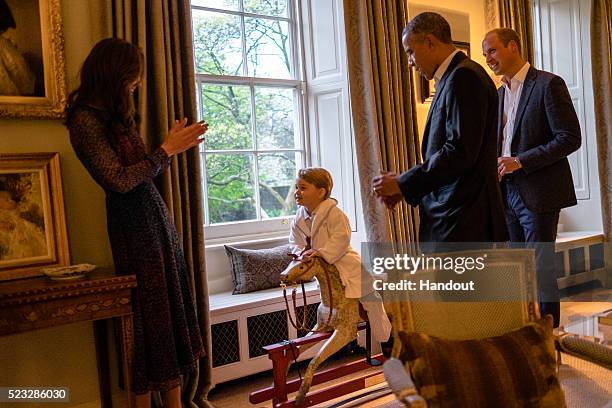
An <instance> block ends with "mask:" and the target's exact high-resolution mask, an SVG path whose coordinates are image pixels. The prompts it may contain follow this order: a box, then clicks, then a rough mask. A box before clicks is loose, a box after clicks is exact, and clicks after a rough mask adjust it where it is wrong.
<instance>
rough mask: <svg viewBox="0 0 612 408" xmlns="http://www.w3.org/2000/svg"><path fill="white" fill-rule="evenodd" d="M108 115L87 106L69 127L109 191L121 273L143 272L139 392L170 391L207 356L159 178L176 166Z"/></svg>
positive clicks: (138, 306) (138, 297) (137, 330)
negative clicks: (155, 180)
mask: <svg viewBox="0 0 612 408" xmlns="http://www.w3.org/2000/svg"><path fill="white" fill-rule="evenodd" d="M108 123H109V121H108V118H107V116H106V114H105V112H103V111H100V110H97V109H94V108H89V107H83V108H79V109H78V110H77V111H76V112H75V113H74V115H73V117H72V119H71V121H70V123H69V126H68V129H69V131H70V141H71V143H72V147H73V148H74V150H75V152H76V154H77V156H78V158H79V159H80V160H81V162H82V163H83V165H84V166H85V167H86V168H87V170H88V171H89V173H90V174H91V176H92V177H93V178H94V179H95V181H96V182H97V183H98V184H99V185H100V186H102V188H103V189H104V191H105V192H106V212H107V225H108V234H109V238H110V243H111V249H112V252H113V259H114V262H115V268H116V269H117V272H118V273H120V274H131V273H135V274H136V277H137V281H138V286H137V288H136V289H135V291H134V301H133V309H134V346H135V360H134V381H133V383H134V389H133V391H134V392H135V393H137V394H143V393H146V392H147V391H150V390H161V391H167V390H170V389H172V388H174V387H176V386H177V385H180V375H181V374H185V373H188V372H191V371H193V370H194V369H195V367H196V363H197V361H198V359H199V358H200V357H201V356H202V355H203V354H204V348H203V344H202V339H201V336H200V331H199V329H198V323H197V318H196V314H195V308H194V304H193V299H192V295H191V290H190V281H189V277H188V271H187V265H186V262H185V258H184V255H183V252H182V249H181V247H180V244H179V241H178V236H177V232H176V229H175V227H174V224H173V223H172V221H171V220H170V218H169V214H168V210H167V208H166V205H165V203H164V201H163V200H162V198H161V196H160V194H159V192H158V191H157V188H156V187H155V185H154V184H153V178H154V177H155V176H157V175H158V174H160V173H161V172H162V171H163V170H164V169H165V168H166V167H167V166H168V164H169V162H170V160H169V158H168V156H167V155H166V153H165V152H164V150H163V149H161V148H159V149H157V150H156V151H155V152H153V153H152V154H147V153H146V151H145V147H144V143H143V142H142V139H141V138H140V136H139V135H138V133H137V131H136V130H135V129H133V128H117V127H115V128H113V131H110V128H109V126H108Z"/></svg>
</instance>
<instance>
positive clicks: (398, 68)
mask: <svg viewBox="0 0 612 408" xmlns="http://www.w3.org/2000/svg"><path fill="white" fill-rule="evenodd" d="M344 19H345V30H346V41H347V52H348V73H349V83H350V93H351V109H352V115H353V127H354V130H355V146H356V149H357V165H358V170H359V179H360V180H361V197H362V204H363V212H364V219H365V224H366V233H367V239H368V241H370V242H395V243H406V242H415V240H416V237H417V228H418V225H417V223H418V221H417V219H418V212H417V209H414V208H410V207H408V206H407V204H406V203H404V202H402V203H401V204H400V205H398V206H397V208H396V210H395V211H391V212H388V211H387V210H386V209H385V208H384V206H382V205H381V204H380V203H378V202H377V200H376V198H375V197H373V195H372V194H371V190H370V188H371V187H370V185H371V181H372V178H373V177H374V176H376V175H378V174H380V172H381V171H393V172H395V173H398V174H399V173H402V172H404V171H406V170H408V169H409V168H410V167H412V166H414V165H415V164H417V162H418V161H419V160H420V159H419V153H418V152H419V141H418V132H417V129H416V122H415V120H414V118H415V116H416V115H415V111H414V102H413V95H412V81H411V78H410V75H411V74H410V70H409V68H408V61H407V57H406V54H405V52H404V50H403V47H402V42H401V35H402V30H403V28H404V26H405V25H406V24H407V23H408V10H407V3H406V2H404V1H397V0H344Z"/></svg>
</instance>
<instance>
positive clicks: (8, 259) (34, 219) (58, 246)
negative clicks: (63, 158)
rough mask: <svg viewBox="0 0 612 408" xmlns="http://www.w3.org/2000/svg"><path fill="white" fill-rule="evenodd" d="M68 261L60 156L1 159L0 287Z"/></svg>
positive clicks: (32, 154)
mask: <svg viewBox="0 0 612 408" xmlns="http://www.w3.org/2000/svg"><path fill="white" fill-rule="evenodd" d="M69 258H70V257H69V251H68V235H67V232H66V220H65V216H64V201H63V197H62V182H61V176H60V163H59V154H58V153H26V154H0V281H3V280H9V279H19V278H26V277H31V276H36V275H40V274H41V272H40V269H41V268H43V267H49V266H66V265H69V264H70V259H69Z"/></svg>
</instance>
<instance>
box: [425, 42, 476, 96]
mask: <svg viewBox="0 0 612 408" xmlns="http://www.w3.org/2000/svg"><path fill="white" fill-rule="evenodd" d="M453 44H454V45H455V47H457V49H458V50H459V51H463V53H464V54H465V55H467V56H468V57H469V56H470V43H469V42H463V41H453ZM435 94H436V89H435V88H434V80H433V79H430V80H427V78H425V77H424V76H422V75H421V103H431V102H432V101H433V98H434V95H435Z"/></svg>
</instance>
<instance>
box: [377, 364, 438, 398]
mask: <svg viewBox="0 0 612 408" xmlns="http://www.w3.org/2000/svg"><path fill="white" fill-rule="evenodd" d="M383 373H384V375H385V379H386V380H387V383H388V384H389V387H390V388H391V390H392V391H393V393H394V394H395V397H396V398H397V400H398V401H400V402H401V403H402V404H404V406H405V407H408V408H427V402H426V401H425V399H423V397H421V396H420V395H419V394H418V391H417V389H416V387H415V386H414V383H413V382H412V379H411V378H410V374H409V373H408V372H407V371H406V369H405V368H404V364H403V363H402V361H401V360H399V359H397V358H390V359H388V360H387V361H386V362H385V364H384V366H383Z"/></svg>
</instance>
